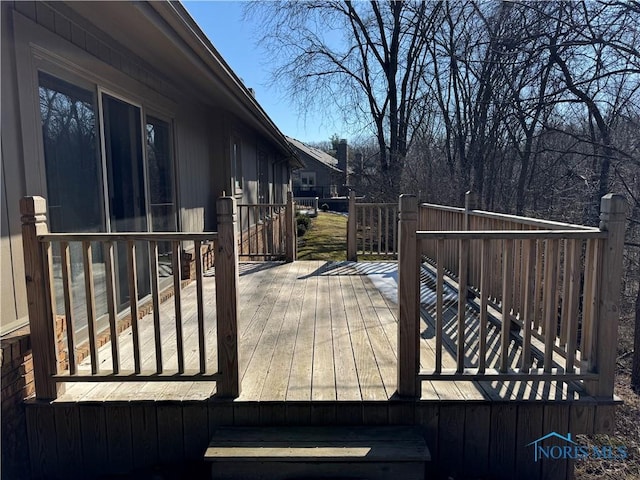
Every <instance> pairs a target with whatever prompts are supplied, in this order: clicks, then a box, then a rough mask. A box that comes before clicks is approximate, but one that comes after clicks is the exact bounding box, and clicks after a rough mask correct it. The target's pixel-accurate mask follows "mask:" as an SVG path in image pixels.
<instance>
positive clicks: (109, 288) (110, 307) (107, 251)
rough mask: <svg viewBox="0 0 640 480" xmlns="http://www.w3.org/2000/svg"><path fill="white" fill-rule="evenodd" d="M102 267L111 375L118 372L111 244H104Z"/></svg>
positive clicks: (114, 288) (118, 359)
mask: <svg viewBox="0 0 640 480" xmlns="http://www.w3.org/2000/svg"><path fill="white" fill-rule="evenodd" d="M103 249H104V267H105V280H106V287H105V289H106V295H107V314H108V316H109V335H110V337H111V365H112V368H113V373H119V372H120V350H119V342H118V323H117V322H118V315H117V312H116V308H117V305H116V285H115V275H114V272H113V242H104V243H103Z"/></svg>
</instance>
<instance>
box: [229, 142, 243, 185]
mask: <svg viewBox="0 0 640 480" xmlns="http://www.w3.org/2000/svg"><path fill="white" fill-rule="evenodd" d="M231 176H232V182H233V191H234V194H236V195H241V194H242V180H243V178H242V155H241V148H240V142H239V141H238V140H235V139H234V140H233V141H232V142H231Z"/></svg>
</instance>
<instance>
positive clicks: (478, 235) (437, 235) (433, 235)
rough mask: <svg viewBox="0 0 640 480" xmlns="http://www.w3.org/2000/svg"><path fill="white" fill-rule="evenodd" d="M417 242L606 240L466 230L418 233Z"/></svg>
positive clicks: (564, 233) (588, 235)
mask: <svg viewBox="0 0 640 480" xmlns="http://www.w3.org/2000/svg"><path fill="white" fill-rule="evenodd" d="M416 236H417V238H418V239H419V240H439V239H441V240H481V239H487V240H503V239H506V240H538V239H561V240H565V239H566V240H585V239H593V238H607V232H604V231H601V230H467V231H458V230H456V231H418V232H416Z"/></svg>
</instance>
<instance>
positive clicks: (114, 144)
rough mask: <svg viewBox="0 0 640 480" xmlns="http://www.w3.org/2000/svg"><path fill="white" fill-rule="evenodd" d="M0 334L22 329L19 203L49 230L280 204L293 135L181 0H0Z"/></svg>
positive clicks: (129, 227)
mask: <svg viewBox="0 0 640 480" xmlns="http://www.w3.org/2000/svg"><path fill="white" fill-rule="evenodd" d="M2 99H3V106H2V158H3V169H2V192H3V198H2V204H3V211H2V215H1V216H2V239H1V242H2V244H1V245H2V268H1V271H2V286H3V295H2V309H1V313H2V317H1V318H2V323H1V330H2V333H3V334H4V333H6V332H8V331H11V330H13V329H15V328H16V327H20V326H22V325H25V324H26V323H27V309H26V294H25V284H24V273H23V266H22V263H23V259H22V245H21V238H20V232H21V227H20V214H19V205H18V202H19V200H20V198H21V197H22V196H25V195H40V196H43V197H45V198H46V199H47V202H48V221H49V228H50V230H51V231H54V232H64V231H77V232H86V231H95V232H99V231H113V232H116V231H174V230H180V231H211V230H215V229H216V215H215V199H216V197H218V196H219V195H220V194H221V193H222V192H226V193H227V194H233V195H235V196H236V198H237V200H238V202H239V203H257V202H260V203H270V202H275V203H277V202H280V203H282V202H283V201H284V198H285V196H286V191H287V189H288V188H289V185H290V166H291V164H292V162H295V161H296V160H295V159H294V155H293V151H292V149H291V147H290V146H289V143H288V142H287V140H286V138H285V137H284V136H283V135H282V133H281V132H280V131H279V130H278V128H277V127H276V126H275V125H274V124H273V122H272V121H271V120H270V119H269V117H268V116H267V115H266V113H265V112H264V110H262V108H261V107H260V105H259V104H258V103H257V102H256V100H255V98H254V96H253V95H252V92H251V91H250V90H249V89H248V88H246V87H245V86H244V85H243V84H242V81H241V80H240V79H239V78H238V77H237V76H236V75H235V74H234V72H233V71H232V70H231V68H230V67H229V66H228V65H227V64H226V63H225V61H224V59H222V57H221V56H220V54H219V53H218V52H217V51H216V50H215V48H214V47H213V45H212V44H211V43H210V42H209V40H208V39H207V38H206V37H205V35H204V33H203V32H202V31H201V30H200V29H199V28H198V26H197V25H196V23H195V22H194V20H193V19H192V18H191V17H190V16H189V14H188V13H187V11H186V10H185V9H184V7H183V6H182V5H181V4H179V3H177V2H175V3H174V2H104V3H94V2H61V3H57V2H55V3H44V2H15V3H14V2H3V3H2Z"/></svg>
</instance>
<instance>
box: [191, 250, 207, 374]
mask: <svg viewBox="0 0 640 480" xmlns="http://www.w3.org/2000/svg"><path fill="white" fill-rule="evenodd" d="M193 244H194V245H193V247H194V249H195V252H194V253H195V262H196V302H197V306H198V352H199V355H200V373H206V371H207V352H206V342H205V333H206V332H205V329H204V296H203V290H202V253H201V245H202V243H201V242H200V240H195V241H194V242H193Z"/></svg>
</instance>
